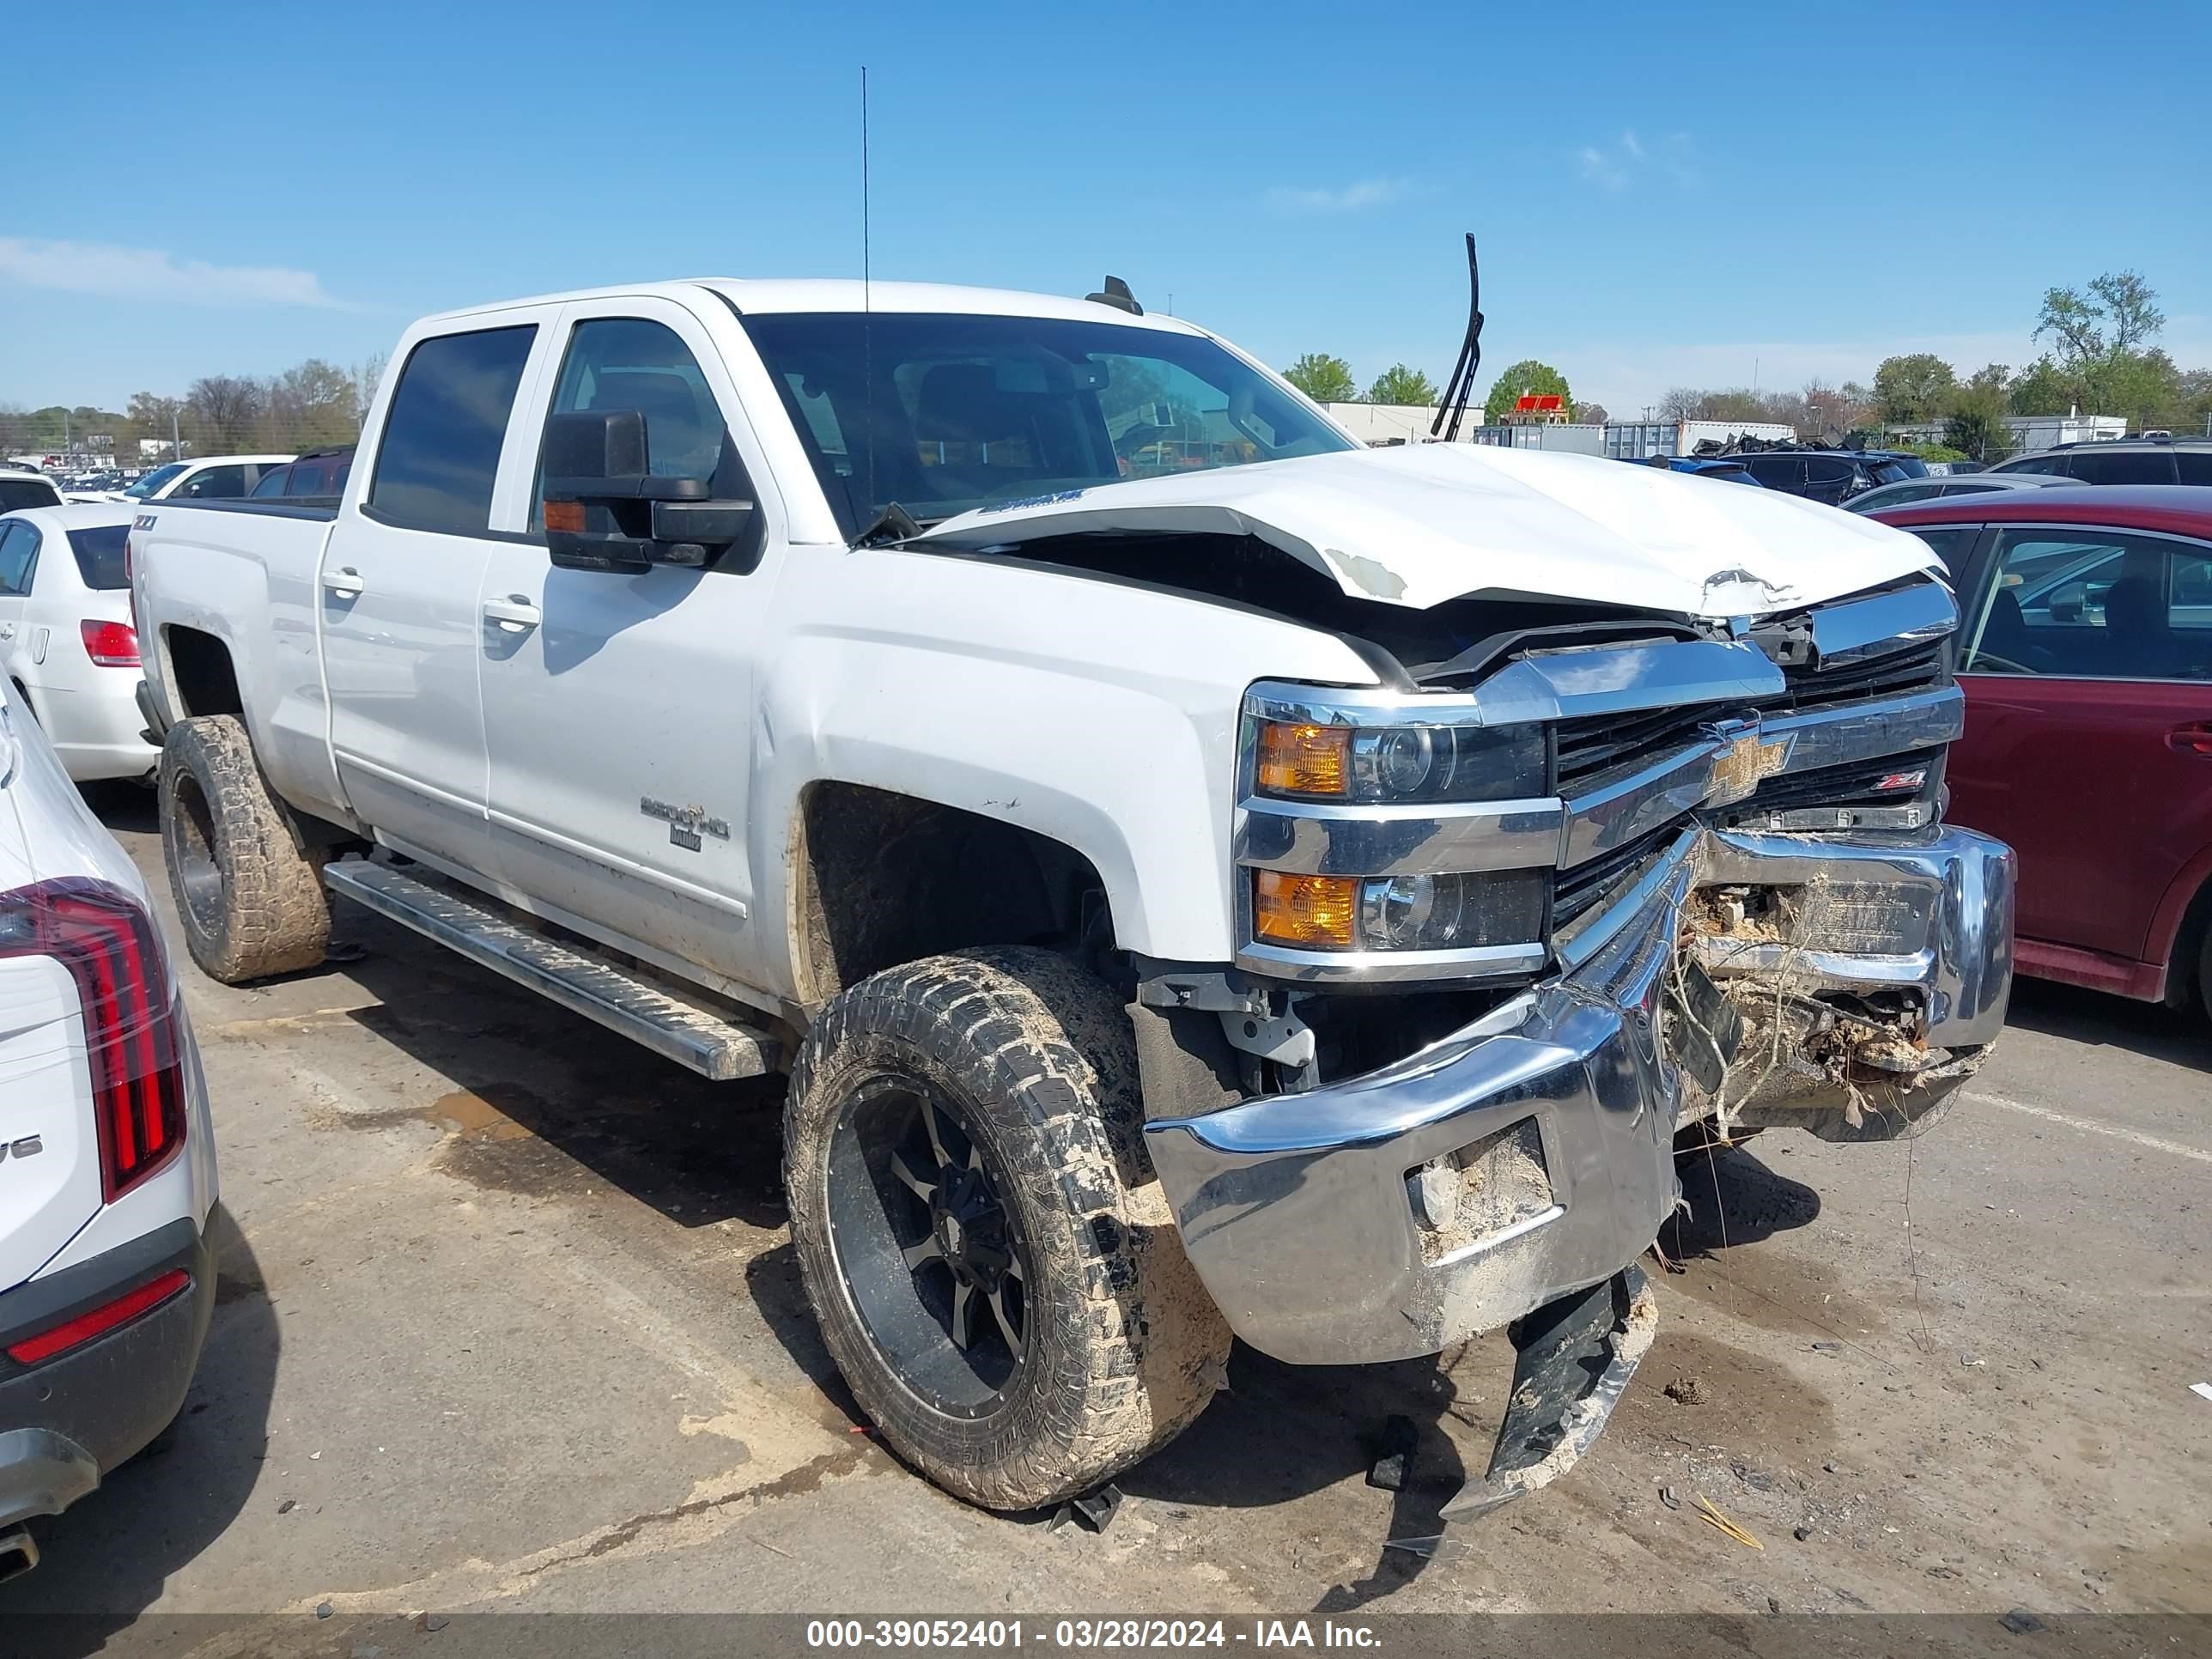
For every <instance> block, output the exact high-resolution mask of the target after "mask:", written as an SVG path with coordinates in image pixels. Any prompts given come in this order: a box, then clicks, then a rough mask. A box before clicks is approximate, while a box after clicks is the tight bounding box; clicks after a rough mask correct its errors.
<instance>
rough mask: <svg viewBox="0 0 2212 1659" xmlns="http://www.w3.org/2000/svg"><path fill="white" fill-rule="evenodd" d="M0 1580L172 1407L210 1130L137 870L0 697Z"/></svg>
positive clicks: (30, 1559) (186, 1344)
mask: <svg viewBox="0 0 2212 1659" xmlns="http://www.w3.org/2000/svg"><path fill="white" fill-rule="evenodd" d="M0 799H4V801H5V805H6V810H5V811H0V1033H4V1035H0V1579H7V1578H10V1577H15V1576H16V1575H18V1574H20V1573H23V1572H27V1571H29V1570H30V1569H31V1568H32V1567H33V1566H34V1565H37V1562H38V1559H39V1553H38V1547H37V1546H36V1545H35V1544H34V1543H33V1541H32V1538H31V1535H30V1534H29V1532H28V1531H27V1528H26V1527H25V1524H24V1523H25V1522H27V1521H29V1520H31V1519H33V1518H34V1517H36V1516H46V1515H58V1514H60V1513H61V1512H62V1511H63V1510H64V1509H66V1508H68V1507H69V1506H70V1504H73V1503H75V1502H76V1500H77V1499H78V1498H82V1497H83V1496H84V1495H85V1494H86V1493H88V1492H91V1491H92V1490H93V1489H94V1488H95V1487H96V1486H99V1484H100V1480H101V1479H102V1477H103V1476H105V1475H106V1474H108V1473H109V1472H111V1471H112V1470H113V1469H114V1468H117V1467H118V1465H120V1464H122V1463H123V1462H126V1461H127V1460H129V1459H130V1458H131V1457H133V1456H135V1455H137V1453H139V1452H140V1451H141V1450H143V1449H144V1448H145V1447H146V1446H147V1445H148V1444H149V1443H151V1442H152V1441H153V1440H154V1439H155V1437H157V1436H159V1435H160V1434H161V1431H163V1430H164V1429H165V1428H166V1427H167V1425H169V1424H170V1423H171V1422H172V1421H173V1420H174V1419H175V1418H176V1416H177V1413H178V1412H179V1410H180V1409H181V1407H182V1406H183V1403H184V1398H185V1389H186V1387H187V1386H188V1385H189V1384H190V1383H191V1376H192V1371H193V1368H194V1367H195V1366H196V1365H197V1364H198V1362H199V1353H200V1348H201V1346H202V1344H203V1343H204V1341H205V1340H206V1337H207V1328H208V1318H209V1316H210V1313H211V1312H212V1310H213V1309H214V1306H215V1273H214V1267H213V1263H212V1261H211V1259H210V1249H209V1247H208V1223H209V1220H210V1216H211V1214H212V1212H213V1209H214V1206H215V1201H216V1165H215V1141H214V1135H213V1131H212V1127H211V1125H210V1120H209V1116H208V1108H207V1091H206V1087H205V1085H204V1081H203V1079H202V1078H201V1075H200V1064H199V1052H198V1049H197V1047H196V1045H195V1044H194V1042H193V1041H192V1034H191V1027H190V1025H189V1024H187V1023H186V1021H185V1009H184V1003H183V1001H182V1000H181V998H180V997H179V994H178V991H177V986H176V982H175V981H174V980H173V978H172V977H171V975H170V972H169V964H168V956H167V951H166V950H165V949H164V948H163V945H162V943H161V933H160V929H159V926H158V924H157V923H156V922H155V920H154V916H153V913H152V909H151V907H150V906H149V904H148V903H147V899H146V890H145V886H144V884H143V882H142V881H141V880H140V879H139V876H138V872H137V869H136V868H135V867H134V866H132V864H131V860H129V859H128V858H127V857H125V854H124V852H123V849H122V848H119V847H118V846H117V845H116V844H115V841H114V838H113V837H112V836H110V835H109V834H108V833H107V831H106V829H102V828H101V827H100V823H99V821H98V820H97V819H95V818H94V817H93V816H92V814H91V812H90V811H88V810H87V808H86V806H85V805H84V802H83V800H82V798H80V797H79V795H78V794H77V792H76V789H75V788H73V787H71V786H70V781H69V779H68V778H67V777H66V776H65V775H64V774H63V772H62V769H61V767H60V765H59V764H58V763H57V761H56V759H55V757H54V754H53V751H52V749H51V748H50V747H49V746H48V745H47V743H46V738H45V736H44V735H43V734H42V733H41V732H40V730H39V728H38V727H37V726H35V725H34V724H33V723H32V722H31V721H30V720H27V719H26V718H25V717H24V716H23V714H22V713H21V709H20V708H18V707H17V706H16V704H15V697H14V695H13V693H12V691H9V692H5V693H0Z"/></svg>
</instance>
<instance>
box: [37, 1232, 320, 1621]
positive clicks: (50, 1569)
mask: <svg viewBox="0 0 2212 1659" xmlns="http://www.w3.org/2000/svg"><path fill="white" fill-rule="evenodd" d="M213 1243H214V1246H215V1258H216V1307H215V1316H214V1318H213V1320H212V1321H211V1322H210V1326H209V1329H208V1337H207V1346H206V1347H205V1348H204V1350H203V1351H202V1352H201V1355H200V1363H199V1369H198V1370H197V1373H196V1374H195V1375H194V1376H193V1378H192V1383H191V1388H190V1389H187V1390H186V1391H185V1406H184V1414H183V1417H182V1418H181V1419H180V1421H179V1429H178V1433H177V1435H176V1438H175V1442H174V1443H173V1445H171V1446H169V1447H168V1448H167V1449H164V1450H153V1449H149V1450H148V1451H146V1452H143V1453H141V1454H140V1455H138V1456H137V1457H136V1458H134V1459H133V1460H131V1462H128V1463H126V1464H125V1465H124V1466H123V1467H122V1468H118V1469H115V1470H112V1471H110V1472H109V1474H107V1476H106V1478H105V1479H104V1480H102V1481H101V1482H100V1488H99V1490H98V1491H96V1492H93V1493H91V1494H90V1495H89V1496H88V1497H86V1498H82V1499H80V1500H79V1501H78V1502H77V1503H76V1504H75V1505H74V1506H73V1507H71V1508H70V1510H68V1512H67V1513H65V1514H64V1515H61V1516H55V1517H52V1518H51V1519H48V1520H44V1521H33V1522H32V1523H31V1531H32V1535H33V1537H34V1538H35V1539H36V1540H37V1541H38V1544H39V1548H40V1553H41V1555H42V1557H43V1560H42V1562H41V1565H40V1566H39V1568H38V1569H37V1571H33V1572H32V1573H30V1574H29V1575H27V1577H22V1578H19V1579H17V1580H16V1581H15V1583H10V1584H7V1585H0V1632H5V1633H6V1636H5V1639H4V1640H0V1647H4V1648H5V1649H6V1650H7V1651H9V1652H10V1653H21V1654H26V1655H29V1654H39V1655H48V1654H52V1655H56V1656H71V1659H74V1656H77V1655H85V1654H92V1653H96V1652H98V1651H100V1649H101V1648H102V1647H104V1646H105V1645H106V1644H107V1642H108V1641H109V1639H110V1638H112V1637H113V1636H115V1635H116V1634H117V1633H118V1632H120V1631H122V1630H124V1629H125V1628H126V1627H127V1626H130V1625H131V1623H133V1622H134V1621H135V1620H137V1618H138V1616H139V1615H140V1614H141V1613H143V1612H144V1610H145V1609H146V1608H147V1607H149V1606H151V1605H152V1604H153V1603H154V1601H156V1600H157V1599H158V1598H159V1597H160V1595H161V1591H162V1589H163V1587H164V1586H165V1585H166V1584H167V1582H168V1580H169V1577H170V1576H171V1575H172V1574H173V1573H175V1572H177V1571H179V1570H180V1569H182V1568H183V1567H185V1566H186V1565H189V1564H190V1563H191V1561H193V1560H194V1559H197V1557H198V1556H199V1554H200V1553H201V1552H202V1551H204V1550H205V1549H206V1548H207V1547H208V1546H209V1545H210V1544H211V1543H213V1542H214V1541H216V1539H217V1538H219V1537H221V1536H222V1534H223V1532H224V1531H225V1530H226V1529H227V1528H228V1527H229V1525H230V1523H231V1522H232V1521H233V1520H234V1518H235V1517H236V1516H237V1515H238V1514H239V1512H240V1510H242V1509H243V1508H244V1507H245V1506H246V1500H247V1499H248V1498H249V1497H250V1496H251V1495H252V1491H253V1487H254V1483H255V1482H256V1481H257V1480H258V1479H259V1478H260V1474H261V1466H262V1463H263V1462H264V1459H265V1458H266V1455H267V1451H268V1443H269V1410H270V1399H271V1397H272V1395H274V1393H275V1390H276V1370H277V1364H278V1356H279V1353H280V1352H281V1351H282V1348H283V1338H282V1334H281V1332H280V1330H279V1328H278V1321H277V1317H276V1309H275V1307H274V1306H273V1305H272V1304H271V1303H270V1300H269V1297H268V1294H267V1291H265V1289H264V1286H263V1284H262V1279H261V1268H260V1266H259V1264H258V1262H257V1261H255V1259H254V1255H253V1249H252V1245H250V1244H248V1243H246V1238H245V1237H244V1235H242V1234H241V1233H240V1231H238V1229H237V1227H236V1226H235V1225H233V1224H232V1223H231V1221H230V1219H229V1218H228V1215H226V1214H225V1213H224V1212H222V1210H220V1209H218V1210H217V1211H216V1223H215V1227H214V1234H213Z"/></svg>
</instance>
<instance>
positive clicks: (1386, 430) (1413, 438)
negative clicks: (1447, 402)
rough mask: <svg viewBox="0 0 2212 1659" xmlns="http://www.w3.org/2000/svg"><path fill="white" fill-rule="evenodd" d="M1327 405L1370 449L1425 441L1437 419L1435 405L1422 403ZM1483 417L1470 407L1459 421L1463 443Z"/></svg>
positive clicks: (1342, 423)
mask: <svg viewBox="0 0 2212 1659" xmlns="http://www.w3.org/2000/svg"><path fill="white" fill-rule="evenodd" d="M1327 407H1328V416H1329V418H1330V419H1331V420H1333V421H1334V422H1336V423H1337V424H1338V425H1339V426H1340V427H1342V428H1344V429H1345V430H1346V432H1349V433H1350V434H1351V435H1352V436H1353V437H1355V438H1357V439H1358V440H1359V441H1360V442H1362V443H1364V444H1365V445H1367V446H1368V447H1370V449H1372V448H1379V447H1383V445H1386V444H1425V443H1426V442H1428V441H1429V428H1431V427H1432V426H1434V425H1435V424H1436V422H1437V411H1436V410H1435V408H1434V407H1433V406H1430V407H1423V406H1422V405H1421V404H1328V406H1327ZM1481 419H1482V411H1481V410H1479V409H1477V410H1469V411H1468V419H1466V420H1463V421H1462V422H1460V428H1459V437H1460V441H1461V442H1462V443H1468V442H1470V441H1472V440H1470V439H1469V438H1468V429H1469V428H1471V427H1472V426H1473V425H1474V423H1475V422H1479V421H1480V420H1481Z"/></svg>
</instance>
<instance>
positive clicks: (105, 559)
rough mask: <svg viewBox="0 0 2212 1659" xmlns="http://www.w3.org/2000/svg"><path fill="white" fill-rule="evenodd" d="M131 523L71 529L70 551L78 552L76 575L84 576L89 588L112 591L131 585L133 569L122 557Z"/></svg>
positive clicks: (85, 583)
mask: <svg viewBox="0 0 2212 1659" xmlns="http://www.w3.org/2000/svg"><path fill="white" fill-rule="evenodd" d="M130 534H131V528H130V526H128V525H119V524H103V525H94V526H93V527H92V528H90V529H89V530H72V531H70V532H69V544H70V552H72V553H74V554H76V569H77V574H79V575H80V576H82V577H83V578H84V585H85V586H87V587H90V588H97V589H102V590H112V589H114V588H118V587H128V586H131V572H130V568H129V567H128V566H127V565H125V562H124V559H123V544H124V542H125V540H126V539H127V538H129V536H130Z"/></svg>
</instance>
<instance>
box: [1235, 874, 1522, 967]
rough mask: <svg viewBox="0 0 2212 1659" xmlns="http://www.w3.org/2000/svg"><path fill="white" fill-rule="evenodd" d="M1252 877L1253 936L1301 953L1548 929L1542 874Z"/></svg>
mask: <svg viewBox="0 0 2212 1659" xmlns="http://www.w3.org/2000/svg"><path fill="white" fill-rule="evenodd" d="M1251 874H1252V921H1253V932H1254V933H1256V934H1257V935H1258V936H1259V937H1260V938H1261V939H1264V940H1266V941H1267V943H1269V944H1271V945H1290V946H1291V947H1293V948H1294V949H1297V950H1301V951H1463V950H1469V949H1473V948H1474V947H1475V946H1478V945H1516V944H1520V943H1522V942H1524V941H1526V940H1529V939H1535V938H1537V937H1538V936H1539V935H1540V934H1541V933H1542V931H1543V922H1544V886H1545V876H1544V872H1542V871H1541V870H1510V871H1504V872H1485V873H1483V874H1480V875H1439V876H1370V877H1364V878H1363V877H1359V876H1305V875H1292V874H1291V873H1289V872H1285V871H1281V870H1255V871H1253V872H1251Z"/></svg>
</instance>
